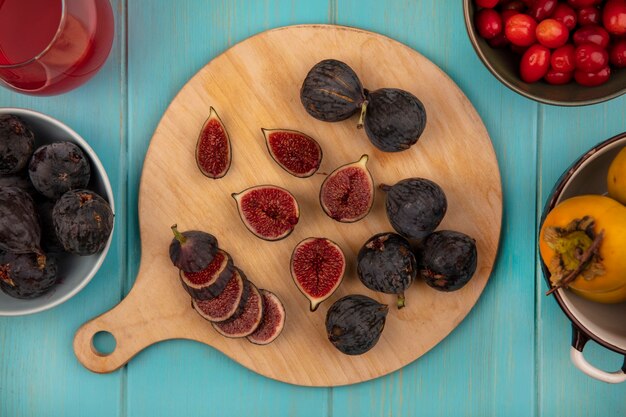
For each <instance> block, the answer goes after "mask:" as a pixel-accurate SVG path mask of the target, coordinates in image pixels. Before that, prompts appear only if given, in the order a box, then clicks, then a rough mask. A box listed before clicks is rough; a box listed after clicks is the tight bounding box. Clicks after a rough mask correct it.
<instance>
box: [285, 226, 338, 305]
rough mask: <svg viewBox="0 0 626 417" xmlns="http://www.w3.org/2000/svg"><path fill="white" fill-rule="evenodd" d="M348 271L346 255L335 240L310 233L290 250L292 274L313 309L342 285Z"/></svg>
mask: <svg viewBox="0 0 626 417" xmlns="http://www.w3.org/2000/svg"><path fill="white" fill-rule="evenodd" d="M345 271H346V257H345V255H344V254H343V251H342V250H341V248H340V247H339V245H337V244H336V243H335V242H333V241H331V240H330V239H326V238H323V237H310V238H307V239H304V240H303V241H302V242H300V243H298V245H296V247H295V248H294V250H293V253H292V254H291V276H292V278H293V280H294V282H295V283H296V286H297V287H298V289H299V290H300V291H301V292H302V294H304V296H305V297H306V298H308V299H309V302H310V303H311V311H315V310H317V307H318V306H319V304H320V303H321V302H322V301H324V300H326V299H327V298H328V297H330V296H331V295H332V294H333V292H335V290H336V289H337V287H339V284H341V281H342V280H343V275H344V273H345Z"/></svg>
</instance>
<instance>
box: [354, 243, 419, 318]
mask: <svg viewBox="0 0 626 417" xmlns="http://www.w3.org/2000/svg"><path fill="white" fill-rule="evenodd" d="M357 274H358V276H359V279H360V280H361V282H362V283H363V285H365V286H366V287H367V288H369V289H370V290H374V291H378V292H383V293H385V294H397V295H398V304H397V305H398V308H399V309H400V308H403V307H404V306H405V298H404V292H405V291H406V289H407V288H409V287H410V286H411V284H412V283H413V281H414V280H415V277H416V276H417V262H416V260H415V255H413V252H412V251H411V246H410V244H409V242H408V241H407V240H406V239H405V238H403V237H402V236H400V235H397V234H395V233H379V234H377V235H374V236H372V237H371V238H369V239H368V241H367V242H365V244H364V245H363V247H361V250H360V251H359V254H358V257H357Z"/></svg>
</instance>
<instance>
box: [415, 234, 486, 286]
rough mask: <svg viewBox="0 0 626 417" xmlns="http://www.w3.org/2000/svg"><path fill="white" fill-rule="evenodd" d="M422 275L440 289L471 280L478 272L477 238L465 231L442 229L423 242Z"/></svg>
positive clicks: (431, 284)
mask: <svg viewBox="0 0 626 417" xmlns="http://www.w3.org/2000/svg"><path fill="white" fill-rule="evenodd" d="M421 263H422V265H421V271H420V272H421V275H422V277H423V278H424V280H425V281H426V283H427V284H428V285H430V286H431V287H433V288H434V289H436V290H439V291H454V290H458V289H459V288H461V287H463V286H464V285H465V284H467V283H468V282H469V280H470V279H471V278H472V276H473V275H474V272H475V271H476V263H477V252H476V241H475V240H474V239H472V238H471V237H469V236H467V235H466V234H463V233H460V232H454V231H451V230H440V231H437V232H435V233H432V234H431V235H429V236H428V237H427V238H426V239H424V242H423V248H422V262H421Z"/></svg>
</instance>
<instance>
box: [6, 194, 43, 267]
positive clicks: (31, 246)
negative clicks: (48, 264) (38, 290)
mask: <svg viewBox="0 0 626 417" xmlns="http://www.w3.org/2000/svg"><path fill="white" fill-rule="evenodd" d="M40 243H41V228H40V226H39V221H38V219H37V213H36V211H35V204H34V202H33V199H32V198H31V196H30V195H28V194H27V193H26V192H25V191H24V190H22V189H20V188H15V187H4V188H0V250H4V251H7V252H14V253H30V252H34V253H37V254H39V255H41V256H43V251H42V250H41V247H40ZM44 260H45V259H42V260H41V261H42V262H43V261H44Z"/></svg>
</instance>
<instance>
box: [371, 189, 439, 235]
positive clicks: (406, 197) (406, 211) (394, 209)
mask: <svg viewBox="0 0 626 417" xmlns="http://www.w3.org/2000/svg"><path fill="white" fill-rule="evenodd" d="M380 189H381V190H383V191H385V192H386V193H387V196H386V200H385V208H386V211H387V218H388V219H389V223H391V226H392V227H393V228H394V230H395V231H396V232H398V233H400V234H401V235H403V236H404V237H406V238H409V239H422V238H424V237H425V236H427V235H429V234H430V233H432V232H433V231H434V230H435V229H436V228H437V226H439V224H440V223H441V220H443V217H444V216H445V214H446V211H447V209H448V201H447V199H446V194H445V193H444V191H443V190H442V189H441V187H440V186H439V185H438V184H437V183H435V182H434V181H431V180H428V179H425V178H406V179H403V180H401V181H399V182H397V183H396V184H395V185H393V186H389V185H385V184H381V185H380Z"/></svg>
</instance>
